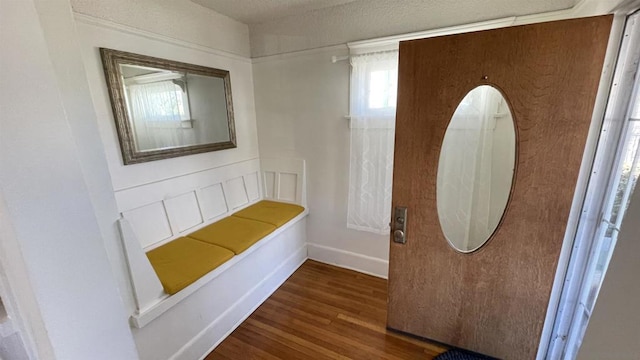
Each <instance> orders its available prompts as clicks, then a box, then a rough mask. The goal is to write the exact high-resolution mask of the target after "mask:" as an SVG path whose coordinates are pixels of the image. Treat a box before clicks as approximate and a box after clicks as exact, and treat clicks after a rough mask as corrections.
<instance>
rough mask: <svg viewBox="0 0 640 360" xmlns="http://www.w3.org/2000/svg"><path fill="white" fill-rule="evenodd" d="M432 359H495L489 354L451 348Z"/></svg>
mask: <svg viewBox="0 0 640 360" xmlns="http://www.w3.org/2000/svg"><path fill="white" fill-rule="evenodd" d="M433 360H495V359H494V358H492V357H489V356H484V355H480V354H475V353H472V352H469V351H464V350H457V349H453V350H449V351H447V352H445V353H442V354H440V355H438V356H436V357H435V358H433Z"/></svg>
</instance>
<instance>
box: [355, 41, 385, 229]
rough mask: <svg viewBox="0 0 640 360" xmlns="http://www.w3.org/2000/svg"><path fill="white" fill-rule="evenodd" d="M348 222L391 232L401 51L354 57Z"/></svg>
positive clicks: (356, 225)
mask: <svg viewBox="0 0 640 360" xmlns="http://www.w3.org/2000/svg"><path fill="white" fill-rule="evenodd" d="M351 66H352V72H351V122H350V124H351V126H350V127H351V146H350V173H349V202H348V214H347V227H349V228H351V229H356V230H362V231H370V232H374V233H378V234H388V233H389V222H390V219H391V180H392V177H393V145H394V135H395V112H396V95H397V85H398V52H397V51H390V52H379V53H371V54H364V55H357V56H353V57H352V58H351Z"/></svg>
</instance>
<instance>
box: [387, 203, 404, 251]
mask: <svg viewBox="0 0 640 360" xmlns="http://www.w3.org/2000/svg"><path fill="white" fill-rule="evenodd" d="M392 224H393V226H392V228H391V229H392V231H393V242H396V243H398V244H405V243H406V242H407V237H406V233H407V207H406V206H396V207H395V209H394V210H393V222H392Z"/></svg>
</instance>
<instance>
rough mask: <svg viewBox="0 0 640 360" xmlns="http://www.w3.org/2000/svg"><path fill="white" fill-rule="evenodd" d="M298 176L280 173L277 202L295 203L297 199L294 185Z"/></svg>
mask: <svg viewBox="0 0 640 360" xmlns="http://www.w3.org/2000/svg"><path fill="white" fill-rule="evenodd" d="M297 184H298V175H297V174H290V173H286V172H282V173H280V183H279V184H278V194H279V197H278V199H279V200H285V201H290V202H295V201H296V199H297V191H296V185H297Z"/></svg>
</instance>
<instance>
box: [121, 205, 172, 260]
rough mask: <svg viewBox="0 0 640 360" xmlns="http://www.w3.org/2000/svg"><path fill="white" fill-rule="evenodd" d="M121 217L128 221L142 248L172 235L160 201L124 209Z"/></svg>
mask: <svg viewBox="0 0 640 360" xmlns="http://www.w3.org/2000/svg"><path fill="white" fill-rule="evenodd" d="M122 217H124V218H125V219H127V220H128V221H129V224H131V227H132V228H133V231H134V232H135V234H136V237H137V238H138V241H140V245H142V247H143V248H145V247H147V246H150V245H153V244H155V243H157V242H159V241H163V240H166V239H168V238H170V237H171V236H172V235H173V232H172V231H171V226H170V225H169V219H168V217H167V213H166V211H165V208H164V204H163V202H162V201H157V202H153V203H151V204H148V205H145V206H142V207H139V208H136V209H132V210H129V211H125V212H123V213H122Z"/></svg>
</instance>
